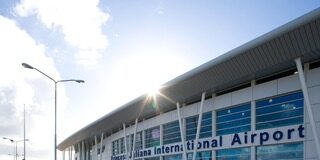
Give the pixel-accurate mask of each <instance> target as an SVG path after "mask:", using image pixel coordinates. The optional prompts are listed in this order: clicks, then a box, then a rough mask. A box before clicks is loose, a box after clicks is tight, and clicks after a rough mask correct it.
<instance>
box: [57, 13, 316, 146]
mask: <svg viewBox="0 0 320 160" xmlns="http://www.w3.org/2000/svg"><path fill="white" fill-rule="evenodd" d="M298 57H301V60H302V62H312V61H315V60H317V59H319V58H320V8H318V9H316V10H314V11H312V12H310V13H308V14H306V15H304V16H302V17H299V18H297V19H295V20H293V21H291V22H289V23H287V24H285V25H283V26H281V27H279V28H277V29H275V30H273V31H271V32H269V33H266V34H264V35H262V36H261V37H258V38H256V39H254V40H252V41H250V42H248V43H246V44H244V45H242V46H240V47H238V48H235V49H233V50H231V51H229V52H227V53H225V54H223V55H222V56H220V57H218V58H215V59H213V60H211V61H209V62H207V63H205V64H203V65H201V66H199V67H197V68H195V69H193V70H191V71H189V72H187V73H185V74H183V75H181V76H179V77H177V78H175V79H173V80H171V81H169V82H167V83H165V84H164V85H163V87H162V88H161V89H160V93H161V94H163V95H165V96H166V97H167V98H165V97H163V96H159V95H158V96H157V104H158V105H157V108H153V107H146V106H149V105H151V103H152V102H151V101H150V100H149V99H148V95H147V94H145V95H142V96H140V97H138V98H136V99H134V100H132V101H131V102H129V103H127V104H125V105H123V106H121V107H119V108H118V109H116V110H114V111H113V112H111V113H109V114H107V115H105V116H103V117H102V118H100V119H98V120H96V121H94V122H93V123H91V124H89V125H87V126H86V127H84V128H82V129H80V130H79V131H77V132H76V133H74V134H72V135H71V136H70V137H68V138H67V139H65V140H64V141H62V142H61V143H60V144H59V146H58V149H59V150H64V149H65V148H67V147H69V146H72V145H74V144H76V143H79V142H80V141H82V140H85V139H91V138H93V137H94V136H95V135H100V134H101V133H106V134H109V135H110V134H111V133H113V132H114V131H115V130H117V129H119V128H121V127H122V125H123V123H126V124H131V123H132V122H134V121H135V119H136V118H139V119H147V118H149V117H152V116H155V115H157V114H159V113H163V112H167V111H170V110H173V109H175V108H176V106H175V102H180V103H190V102H193V101H196V100H198V99H200V97H201V94H202V92H204V91H205V92H207V93H212V94H213V93H219V92H222V91H224V90H226V89H230V88H233V87H236V86H239V85H241V84H246V83H250V81H251V80H257V79H261V78H263V77H265V76H268V75H270V74H274V73H278V72H280V71H284V70H289V69H292V68H295V67H296V66H295V62H294V59H295V58H298Z"/></svg>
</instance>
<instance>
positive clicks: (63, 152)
mask: <svg viewBox="0 0 320 160" xmlns="http://www.w3.org/2000/svg"><path fill="white" fill-rule="evenodd" d="M65 155H66V152H65V149H64V150H63V151H62V160H66V159H65Z"/></svg>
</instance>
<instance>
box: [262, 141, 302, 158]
mask: <svg viewBox="0 0 320 160" xmlns="http://www.w3.org/2000/svg"><path fill="white" fill-rule="evenodd" d="M270 159H272V160H289V159H290V160H293V159H294V160H302V159H303V143H292V144H280V145H270V146H260V147H257V160H270Z"/></svg>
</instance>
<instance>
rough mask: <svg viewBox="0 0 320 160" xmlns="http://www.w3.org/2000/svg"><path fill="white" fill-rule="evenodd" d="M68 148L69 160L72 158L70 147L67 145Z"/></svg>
mask: <svg viewBox="0 0 320 160" xmlns="http://www.w3.org/2000/svg"><path fill="white" fill-rule="evenodd" d="M68 150H69V160H72V158H71V154H72V153H71V147H69V148H68Z"/></svg>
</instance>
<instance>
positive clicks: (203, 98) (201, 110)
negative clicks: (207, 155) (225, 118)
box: [192, 92, 206, 160]
mask: <svg viewBox="0 0 320 160" xmlns="http://www.w3.org/2000/svg"><path fill="white" fill-rule="evenodd" d="M205 98H206V92H203V93H202V96H201V103H200V110H199V117H198V125H197V132H196V139H195V142H194V148H193V154H192V160H195V159H196V156H197V149H198V141H199V134H200V129H201V121H202V112H203V103H204V100H205Z"/></svg>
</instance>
